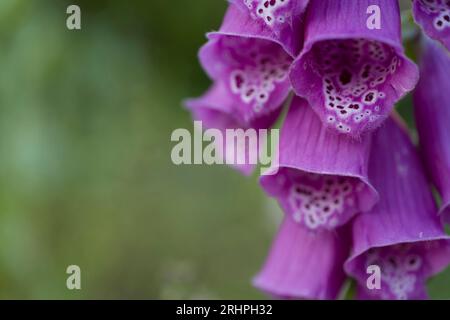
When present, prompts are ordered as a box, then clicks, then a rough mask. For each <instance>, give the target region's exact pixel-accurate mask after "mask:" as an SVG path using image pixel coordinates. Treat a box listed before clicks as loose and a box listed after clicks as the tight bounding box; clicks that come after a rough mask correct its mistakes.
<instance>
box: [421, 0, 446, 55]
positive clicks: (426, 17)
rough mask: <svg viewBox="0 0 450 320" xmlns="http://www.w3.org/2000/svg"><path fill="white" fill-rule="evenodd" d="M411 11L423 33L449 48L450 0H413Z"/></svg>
mask: <svg viewBox="0 0 450 320" xmlns="http://www.w3.org/2000/svg"><path fill="white" fill-rule="evenodd" d="M413 13H414V19H415V20H416V22H417V23H418V24H420V25H421V26H422V28H423V30H424V31H425V33H426V34H427V35H428V36H429V37H431V38H433V39H435V40H438V41H439V42H441V43H442V44H443V45H444V46H445V47H446V48H447V50H450V1H449V0H413Z"/></svg>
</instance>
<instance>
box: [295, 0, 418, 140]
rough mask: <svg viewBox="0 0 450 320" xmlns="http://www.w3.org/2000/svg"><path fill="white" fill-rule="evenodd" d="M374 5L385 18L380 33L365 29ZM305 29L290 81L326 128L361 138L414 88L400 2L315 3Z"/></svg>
mask: <svg viewBox="0 0 450 320" xmlns="http://www.w3.org/2000/svg"><path fill="white" fill-rule="evenodd" d="M371 5H377V6H378V7H379V8H380V10H381V12H382V14H383V19H382V23H383V24H382V26H381V29H379V30H370V29H369V28H368V27H367V21H366V19H367V15H366V11H367V8H368V7H370V6H371ZM305 29H306V30H305V46H304V49H303V51H302V53H301V55H300V57H299V58H298V59H297V60H296V61H295V62H294V65H293V67H292V71H291V74H290V77H291V81H292V85H293V88H294V90H295V92H296V93H297V94H298V95H300V96H303V97H305V98H306V99H307V100H308V102H309V103H310V105H311V106H312V108H313V109H314V110H315V111H316V113H317V114H318V115H319V116H320V119H321V120H322V122H323V123H324V125H325V126H327V127H329V128H332V129H334V130H336V131H338V132H340V133H344V134H346V135H350V136H353V137H358V136H360V135H361V134H363V133H364V132H366V131H368V130H371V129H374V128H376V127H378V126H379V125H380V124H381V123H382V122H383V121H384V120H385V119H386V117H387V116H388V115H389V113H390V111H391V110H392V108H393V106H394V103H395V102H397V101H398V100H399V99H400V98H402V97H403V96H404V95H405V94H406V93H407V92H409V91H411V90H412V89H414V86H415V85H416V82H417V80H418V71H417V67H416V65H415V64H414V63H413V62H411V61H410V60H409V59H408V58H407V57H406V56H405V55H404V53H403V46H402V42H401V34H400V13H399V7H398V3H397V1H392V0H376V1H375V0H358V1H351V0H345V1H336V0H321V1H311V3H310V5H309V7H308V9H307V17H306V21H305Z"/></svg>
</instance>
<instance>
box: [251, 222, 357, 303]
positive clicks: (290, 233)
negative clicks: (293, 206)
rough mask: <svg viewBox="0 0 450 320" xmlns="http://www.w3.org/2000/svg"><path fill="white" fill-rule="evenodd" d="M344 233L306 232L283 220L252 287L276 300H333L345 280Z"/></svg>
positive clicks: (342, 229) (306, 230)
mask: <svg viewBox="0 0 450 320" xmlns="http://www.w3.org/2000/svg"><path fill="white" fill-rule="evenodd" d="M347 231H348V230H347V229H346V228H340V229H338V230H336V231H325V230H324V231H310V230H308V229H306V228H304V227H303V226H300V225H298V224H296V223H294V222H293V221H292V220H291V219H289V218H285V219H284V221H283V223H282V225H281V227H280V230H279V231H278V234H277V236H276V239H275V241H274V243H273V245H272V248H271V250H270V253H269V256H268V258H267V260H266V262H265V264H264V267H263V268H262V270H261V271H260V272H259V274H258V275H257V276H256V277H255V278H254V279H253V285H254V286H255V287H257V288H259V289H260V290H262V291H264V292H266V293H268V294H270V295H272V296H276V297H283V298H297V299H336V298H337V295H338V293H339V291H340V289H341V287H342V285H343V283H344V281H345V274H344V272H343V269H342V264H343V262H344V260H345V258H346V257H347V255H348V251H349V247H350V242H349V237H348V232H347Z"/></svg>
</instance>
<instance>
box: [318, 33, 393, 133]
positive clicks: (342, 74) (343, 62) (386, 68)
mask: <svg viewBox="0 0 450 320" xmlns="http://www.w3.org/2000/svg"><path fill="white" fill-rule="evenodd" d="M312 56H313V57H314V61H313V64H314V67H315V69H316V70H317V71H318V72H319V73H320V76H321V78H322V90H323V96H324V104H325V106H324V107H325V109H324V111H325V119H326V121H327V123H328V125H329V126H333V127H335V128H336V129H337V130H338V131H340V132H342V133H351V132H355V131H358V130H361V129H363V128H365V127H366V126H367V125H369V124H370V123H373V122H374V121H376V120H377V119H378V118H379V117H380V115H382V114H383V111H384V109H385V98H386V93H385V89H386V87H387V86H389V83H390V81H391V77H392V76H393V75H394V74H395V72H396V70H397V68H398V66H399V64H400V61H399V58H398V56H397V54H396V53H395V52H394V50H393V49H392V48H391V47H390V46H388V45H385V44H383V43H380V42H376V41H371V40H367V39H346V40H330V41H324V42H321V43H318V44H317V45H316V46H314V48H313V55H312ZM386 107H387V106H386Z"/></svg>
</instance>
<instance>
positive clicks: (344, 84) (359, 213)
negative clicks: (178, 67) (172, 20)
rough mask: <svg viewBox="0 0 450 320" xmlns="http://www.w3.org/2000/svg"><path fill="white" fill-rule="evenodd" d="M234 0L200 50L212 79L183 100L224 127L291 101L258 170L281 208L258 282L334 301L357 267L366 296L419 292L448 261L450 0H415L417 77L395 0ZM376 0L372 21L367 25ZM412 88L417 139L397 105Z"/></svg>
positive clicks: (360, 292)
mask: <svg viewBox="0 0 450 320" xmlns="http://www.w3.org/2000/svg"><path fill="white" fill-rule="evenodd" d="M229 2H230V3H229V7H228V10H227V13H226V15H225V18H224V21H223V24H222V26H221V27H220V30H219V31H217V32H212V33H209V34H208V42H207V43H206V44H205V45H204V46H203V47H202V48H201V50H200V54H199V57H200V62H201V64H202V66H203V68H204V70H205V71H206V72H207V74H208V75H209V76H210V78H211V79H212V80H213V85H212V87H211V89H210V90H209V91H208V92H207V93H206V94H205V95H204V96H202V97H200V98H197V99H192V100H189V101H188V103H187V105H188V108H189V109H190V110H191V112H192V113H193V116H194V118H195V119H196V120H201V121H203V122H204V123H205V125H206V126H207V127H210V128H216V129H219V130H225V129H227V128H270V127H272V126H273V125H274V123H275V122H276V121H277V119H278V118H279V116H280V114H281V112H282V109H283V105H284V104H285V102H289V104H290V105H289V109H288V111H287V113H286V116H285V119H284V123H283V125H282V128H281V138H280V143H279V148H278V157H279V161H278V163H277V165H276V166H274V167H272V168H271V169H270V170H271V171H272V173H271V174H266V175H264V176H262V177H261V180H260V182H261V186H262V188H263V189H264V190H265V192H266V193H267V194H268V195H269V196H271V197H273V198H275V199H277V201H278V202H279V204H280V206H281V207H282V209H283V211H284V213H285V217H284V220H283V223H282V225H281V227H280V230H279V232H278V235H277V237H276V239H275V241H274V244H273V246H272V248H271V250H270V254H269V256H268V258H267V261H266V263H265V264H264V266H263V268H262V270H261V271H260V273H259V274H258V275H257V276H256V277H255V279H254V284H255V286H256V287H258V288H260V289H261V290H263V291H264V292H267V293H268V294H270V295H272V296H274V297H279V298H289V299H295V298H297V299H298V298H307V299H335V298H337V297H338V296H339V293H340V291H341V290H342V287H343V284H344V282H345V281H346V279H347V278H348V277H351V278H353V279H354V280H355V281H356V284H357V285H356V287H357V296H358V297H359V298H361V299H421V298H426V296H427V294H426V281H427V279H428V278H430V277H431V276H433V275H435V274H437V273H439V272H441V271H442V270H443V269H445V268H446V267H447V266H448V265H449V264H450V240H449V239H450V238H449V237H448V236H447V235H446V233H445V231H444V227H443V224H444V223H445V222H450V130H449V128H450V104H449V99H448V97H447V95H448V92H449V90H450V77H449V75H450V54H449V52H448V51H447V50H450V1H447V0H414V1H413V4H412V5H413V15H414V18H415V20H416V22H417V23H418V24H419V25H420V26H421V27H422V29H423V31H424V33H423V34H422V35H421V48H422V52H421V54H420V56H421V59H420V60H421V61H420V75H421V76H420V80H419V68H418V67H417V66H416V64H415V63H414V62H413V61H412V60H410V59H409V58H408V57H407V56H406V55H405V53H404V48H403V44H402V35H401V17H400V9H399V4H398V2H397V1H396V0H370V1H369V0H358V1H353V0H230V1H229ZM373 6H376V7H377V8H379V9H380V14H381V21H382V24H381V27H380V28H369V27H368V25H367V18H368V13H367V12H368V10H367V9H368V8H369V7H373ZM436 40H437V41H436ZM413 90H414V94H413V97H414V99H413V100H414V111H415V114H416V122H417V131H418V135H419V138H420V143H419V146H418V147H417V146H416V145H415V144H414V143H413V141H412V139H411V137H410V135H409V133H408V129H407V127H406V126H405V125H404V123H403V122H402V119H401V118H400V116H399V115H398V114H397V113H396V112H395V111H394V110H393V108H394V105H395V103H396V102H398V101H399V100H400V99H401V98H402V97H404V96H405V95H406V94H407V93H409V92H412V91H413ZM291 93H293V94H291ZM238 169H239V170H241V171H242V172H244V173H246V174H249V173H251V172H252V169H253V167H249V166H241V167H238ZM432 184H434V186H435V187H436V188H437V190H438V193H439V194H440V196H441V198H442V201H441V202H442V205H441V208H440V209H439V208H438V207H437V205H436V199H435V197H434V195H433V193H432ZM371 266H376V267H377V268H378V269H379V270H380V275H379V276H380V279H379V282H380V283H379V285H378V286H375V288H373V287H372V286H369V285H368V278H369V276H370V274H368V270H369V269H370V267H371Z"/></svg>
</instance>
